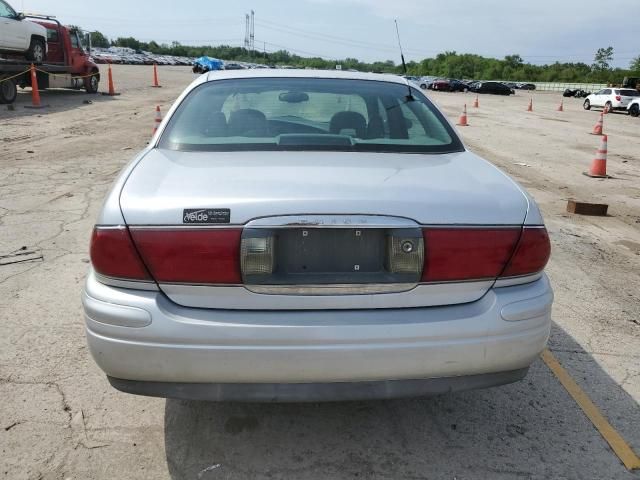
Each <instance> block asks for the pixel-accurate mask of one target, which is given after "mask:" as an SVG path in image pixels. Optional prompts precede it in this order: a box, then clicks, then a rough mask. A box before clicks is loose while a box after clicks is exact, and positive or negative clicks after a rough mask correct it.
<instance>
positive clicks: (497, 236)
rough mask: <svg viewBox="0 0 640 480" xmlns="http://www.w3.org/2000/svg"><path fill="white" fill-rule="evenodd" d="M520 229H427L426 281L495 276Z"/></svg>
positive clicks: (507, 255) (509, 254) (424, 277)
mask: <svg viewBox="0 0 640 480" xmlns="http://www.w3.org/2000/svg"><path fill="white" fill-rule="evenodd" d="M520 231H521V229H520V228H481V229H480V228H434V229H425V230H424V231H423V235H424V243H425V246H424V248H425V265H424V270H423V273H422V281H423V282H446V281H465V280H479V279H495V278H496V277H497V276H498V275H500V272H502V270H503V269H504V267H505V265H506V264H507V262H508V261H509V258H511V254H512V253H513V250H514V248H515V246H516V242H517V241H518V238H519V237H520Z"/></svg>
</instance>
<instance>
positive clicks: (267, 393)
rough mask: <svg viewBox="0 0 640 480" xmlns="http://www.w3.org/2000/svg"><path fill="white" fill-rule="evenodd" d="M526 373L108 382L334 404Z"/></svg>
mask: <svg viewBox="0 0 640 480" xmlns="http://www.w3.org/2000/svg"><path fill="white" fill-rule="evenodd" d="M528 370H529V369H528V368H522V369H520V370H512V371H510V372H499V373H485V374H481V375H469V376H459V377H442V378H426V379H419V380H386V381H373V382H332V383H171V382H140V381H137V380H122V379H119V378H113V377H108V378H109V382H110V383H111V385H112V386H113V387H115V388H117V389H118V390H120V391H121V392H125V393H133V394H136V395H147V396H150V397H164V398H180V399H187V400H207V401H216V402H336V401H353V400H370V399H389V398H402V397H424V396H430V395H442V394H444V393H450V392H460V391H463V390H472V389H477V388H488V387H495V386H498V385H505V384H507V383H513V382H517V381H519V380H522V379H523V378H524V377H525V376H526V374H527V371H528Z"/></svg>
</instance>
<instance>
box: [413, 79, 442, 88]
mask: <svg viewBox="0 0 640 480" xmlns="http://www.w3.org/2000/svg"><path fill="white" fill-rule="evenodd" d="M435 80H437V77H431V76H426V77H420V78H419V79H418V81H417V82H416V83H418V85H420V88H421V89H423V90H428V89H431V85H432V84H433V82H434V81H435Z"/></svg>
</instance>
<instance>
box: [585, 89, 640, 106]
mask: <svg viewBox="0 0 640 480" xmlns="http://www.w3.org/2000/svg"><path fill="white" fill-rule="evenodd" d="M639 96H640V92H639V91H638V90H634V89H632V88H603V89H602V90H600V91H599V92H596V93H592V94H591V95H589V96H588V97H587V98H586V100H585V101H584V104H583V107H584V109H585V110H590V109H591V107H603V108H604V107H608V108H609V111H613V110H626V109H627V106H628V105H629V103H631V101H633V100H634V99H635V98H637V97H639Z"/></svg>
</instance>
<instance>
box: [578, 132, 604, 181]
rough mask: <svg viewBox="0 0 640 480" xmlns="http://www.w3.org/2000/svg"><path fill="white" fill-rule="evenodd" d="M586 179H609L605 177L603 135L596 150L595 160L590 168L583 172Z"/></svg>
mask: <svg viewBox="0 0 640 480" xmlns="http://www.w3.org/2000/svg"><path fill="white" fill-rule="evenodd" d="M584 174H585V175H586V176H588V177H594V178H609V175H607V136H606V135H603V136H602V139H601V140H600V147H599V148H598V150H596V158H594V159H593V161H592V162H591V168H590V169H589V171H588V172H584Z"/></svg>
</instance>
